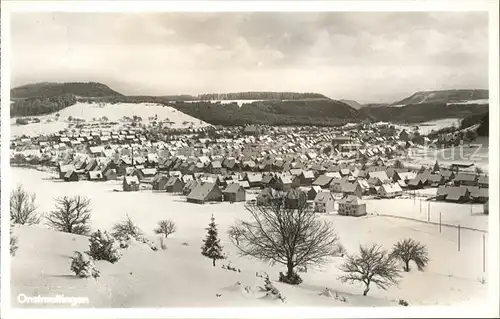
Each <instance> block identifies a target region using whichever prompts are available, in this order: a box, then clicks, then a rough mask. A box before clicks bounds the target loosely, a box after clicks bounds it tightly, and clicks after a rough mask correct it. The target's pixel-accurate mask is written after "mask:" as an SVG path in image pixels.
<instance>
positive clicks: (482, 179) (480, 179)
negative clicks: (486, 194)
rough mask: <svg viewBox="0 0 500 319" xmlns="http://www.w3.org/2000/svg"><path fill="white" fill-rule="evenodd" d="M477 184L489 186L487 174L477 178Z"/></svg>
mask: <svg viewBox="0 0 500 319" xmlns="http://www.w3.org/2000/svg"><path fill="white" fill-rule="evenodd" d="M477 185H478V186H479V187H481V188H488V187H489V185H490V183H489V179H488V176H487V175H481V176H479V177H478V179H477Z"/></svg>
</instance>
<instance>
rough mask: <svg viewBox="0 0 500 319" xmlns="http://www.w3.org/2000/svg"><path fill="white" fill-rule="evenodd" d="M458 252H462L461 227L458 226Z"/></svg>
mask: <svg viewBox="0 0 500 319" xmlns="http://www.w3.org/2000/svg"><path fill="white" fill-rule="evenodd" d="M458 251H460V225H458Z"/></svg>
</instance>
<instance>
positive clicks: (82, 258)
mask: <svg viewBox="0 0 500 319" xmlns="http://www.w3.org/2000/svg"><path fill="white" fill-rule="evenodd" d="M71 271H72V272H74V273H75V275H77V276H78V277H81V278H89V277H93V278H97V277H99V276H100V273H99V270H98V269H97V268H96V267H95V264H94V259H93V258H92V257H91V256H90V255H89V254H88V253H83V254H82V253H81V252H79V251H75V255H74V256H73V257H71Z"/></svg>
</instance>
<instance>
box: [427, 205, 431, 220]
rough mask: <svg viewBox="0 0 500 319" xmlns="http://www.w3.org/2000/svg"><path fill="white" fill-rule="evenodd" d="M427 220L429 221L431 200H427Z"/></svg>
mask: <svg viewBox="0 0 500 319" xmlns="http://www.w3.org/2000/svg"><path fill="white" fill-rule="evenodd" d="M427 221H428V222H430V221H431V202H427Z"/></svg>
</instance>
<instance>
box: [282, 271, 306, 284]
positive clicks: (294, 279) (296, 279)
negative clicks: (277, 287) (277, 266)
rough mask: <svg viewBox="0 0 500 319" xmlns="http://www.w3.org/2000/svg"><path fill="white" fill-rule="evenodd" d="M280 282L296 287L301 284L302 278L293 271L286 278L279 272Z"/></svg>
mask: <svg viewBox="0 0 500 319" xmlns="http://www.w3.org/2000/svg"><path fill="white" fill-rule="evenodd" d="M279 281H280V282H284V283H287V284H290V285H298V284H300V283H301V282H302V278H300V276H299V275H298V274H297V273H296V272H295V271H294V272H293V273H292V275H291V276H287V275H285V274H284V273H282V272H281V271H280V278H279Z"/></svg>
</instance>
